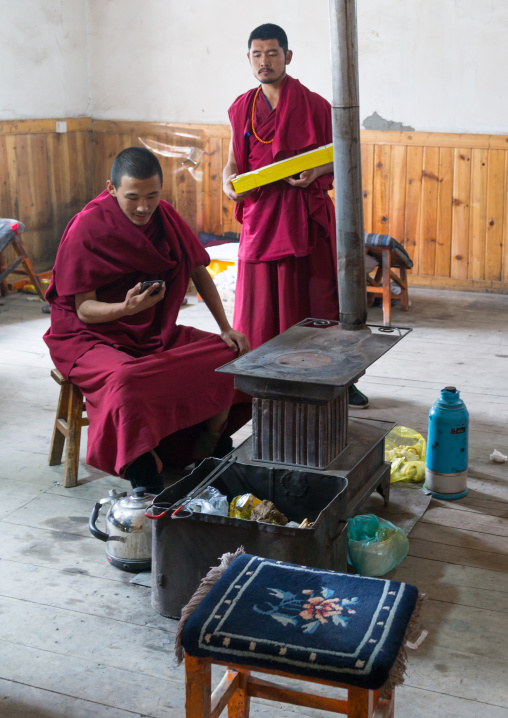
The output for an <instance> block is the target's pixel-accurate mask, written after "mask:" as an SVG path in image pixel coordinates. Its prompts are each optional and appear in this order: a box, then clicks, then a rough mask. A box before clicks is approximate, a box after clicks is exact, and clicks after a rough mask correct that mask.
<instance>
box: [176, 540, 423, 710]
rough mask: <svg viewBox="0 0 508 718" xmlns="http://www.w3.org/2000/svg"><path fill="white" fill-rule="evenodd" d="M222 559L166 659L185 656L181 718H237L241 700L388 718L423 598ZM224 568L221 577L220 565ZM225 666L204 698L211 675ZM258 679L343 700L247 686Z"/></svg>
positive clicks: (372, 581) (356, 581) (250, 559)
mask: <svg viewBox="0 0 508 718" xmlns="http://www.w3.org/2000/svg"><path fill="white" fill-rule="evenodd" d="M242 553H243V549H239V550H238V551H237V552H236V554H225V555H224V556H223V557H222V563H221V566H220V567H218V568H214V569H212V570H211V571H210V572H209V573H208V575H207V577H206V578H205V579H203V581H202V583H201V586H200V587H199V588H198V590H197V591H196V593H195V594H194V596H193V597H192V598H191V600H190V602H189V604H187V606H186V607H185V608H184V609H183V610H182V618H181V620H180V623H179V626H178V630H177V640H176V646H175V652H176V655H177V658H178V659H179V661H181V660H182V659H183V655H184V650H185V672H186V714H185V715H186V718H198V717H199V718H216V717H217V716H220V714H221V713H222V711H223V710H224V708H225V707H226V706H227V707H228V715H229V717H230V718H231V717H233V716H234V717H236V718H247V717H248V715H249V703H250V698H251V697H258V698H265V699H268V700H275V701H281V702H285V703H291V704H294V705H300V706H307V707H312V708H318V709H321V710H327V711H331V712H333V713H336V714H345V715H347V716H349V718H381V717H385V718H390V717H391V716H394V689H395V686H396V685H400V684H401V683H402V682H403V679H404V672H405V661H406V654H405V644H406V641H407V640H408V639H409V638H410V634H413V633H414V632H415V631H417V630H418V626H417V623H418V613H419V609H420V605H421V602H422V600H423V597H422V596H421V595H419V593H418V589H417V588H415V587H414V586H410V585H408V584H404V583H398V582H396V581H389V580H384V579H378V578H367V577H363V576H357V575H350V574H344V573H336V572H333V571H324V570H321V569H314V568H306V567H305V566H298V565H296V564H290V563H284V562H282V561H274V560H270V559H264V558H260V557H258V556H251V555H249V554H243V555H242ZM228 563H229V564H230V565H229V566H228V567H227V564H228ZM217 664H219V665H224V666H227V670H226V673H225V674H224V677H223V679H222V681H221V682H220V683H219V685H218V686H217V688H216V689H215V690H214V691H213V693H212V688H211V668H212V665H217ZM252 671H256V672H260V673H268V674H272V675H274V674H275V675H277V676H284V677H286V678H292V679H295V678H296V679H300V680H303V681H307V682H311V683H319V684H324V685H327V686H334V687H338V688H341V689H346V690H347V698H337V697H327V696H324V695H321V694H319V695H318V694H316V693H308V692H302V691H299V690H294V689H293V688H287V687H285V686H283V685H281V684H278V683H273V682H269V681H266V680H262V679H260V678H256V677H253V676H251V672H252Z"/></svg>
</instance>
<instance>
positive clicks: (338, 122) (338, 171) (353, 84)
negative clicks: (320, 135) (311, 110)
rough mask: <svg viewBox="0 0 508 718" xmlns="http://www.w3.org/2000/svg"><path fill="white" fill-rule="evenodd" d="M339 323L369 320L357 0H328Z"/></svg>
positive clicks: (357, 325) (348, 325) (358, 326)
mask: <svg viewBox="0 0 508 718" xmlns="http://www.w3.org/2000/svg"><path fill="white" fill-rule="evenodd" d="M329 8H330V40H331V51H332V82H333V100H332V122H333V154H334V172H335V211H336V217H337V220H336V221H337V272H338V279H339V305H340V315H339V318H340V322H341V325H342V326H343V327H344V329H361V328H362V327H363V326H364V325H365V322H366V320H367V295H366V289H365V246H364V230H363V202H362V176H361V151H360V115H359V92H358V41H357V31H356V2H355V0H329Z"/></svg>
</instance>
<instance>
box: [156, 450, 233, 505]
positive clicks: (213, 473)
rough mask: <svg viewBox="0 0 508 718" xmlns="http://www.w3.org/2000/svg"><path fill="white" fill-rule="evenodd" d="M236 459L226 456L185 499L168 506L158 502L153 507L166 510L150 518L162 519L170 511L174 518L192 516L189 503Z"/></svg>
mask: <svg viewBox="0 0 508 718" xmlns="http://www.w3.org/2000/svg"><path fill="white" fill-rule="evenodd" d="M236 460H237V457H236V456H229V457H228V456H226V457H225V458H224V459H222V461H221V462H220V464H217V466H216V467H215V469H212V471H211V472H210V473H209V474H207V475H206V476H205V478H204V479H203V480H202V481H200V482H199V484H198V485H197V486H196V488H195V489H192V491H190V492H189V493H188V494H187V496H186V497H185V498H184V499H183V501H182V499H178V501H175V503H174V504H171V506H168V507H167V508H166V507H165V506H164V505H163V504H157V506H154V507H153V508H164V511H162V512H161V513H160V514H157V516H153V515H148V518H152V519H160V518H162V517H163V516H165V515H166V514H167V513H168V512H169V511H171V512H172V513H171V518H172V519H186V518H188V517H189V516H192V514H193V511H191V510H190V509H186V508H185V507H186V506H187V504H189V503H190V502H191V501H192V500H193V499H196V498H197V497H198V496H199V495H200V494H201V493H202V492H203V491H204V490H205V489H206V487H207V486H210V484H211V483H212V482H213V481H215V479H217V478H218V477H219V476H220V475H221V474H223V473H224V471H226V470H227V469H229V467H230V466H232V465H233V464H234V463H235V461H236ZM182 512H183V513H182ZM145 516H146V514H145Z"/></svg>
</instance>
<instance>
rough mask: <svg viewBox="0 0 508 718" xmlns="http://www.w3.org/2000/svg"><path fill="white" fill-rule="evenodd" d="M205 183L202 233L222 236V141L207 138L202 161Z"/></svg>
mask: <svg viewBox="0 0 508 718" xmlns="http://www.w3.org/2000/svg"><path fill="white" fill-rule="evenodd" d="M204 171H205V181H204V183H203V190H204V198H203V200H204V206H203V223H204V231H205V232H210V234H222V197H221V195H222V183H221V182H220V178H221V177H222V140H221V138H218V137H209V138H208V139H207V142H206V152H205V161H204Z"/></svg>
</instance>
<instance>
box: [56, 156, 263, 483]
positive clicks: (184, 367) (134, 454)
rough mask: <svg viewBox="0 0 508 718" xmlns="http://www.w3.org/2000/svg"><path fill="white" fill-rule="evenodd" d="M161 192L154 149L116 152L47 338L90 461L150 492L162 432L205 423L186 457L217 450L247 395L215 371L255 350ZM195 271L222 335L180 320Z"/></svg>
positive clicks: (64, 277)
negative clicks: (77, 403)
mask: <svg viewBox="0 0 508 718" xmlns="http://www.w3.org/2000/svg"><path fill="white" fill-rule="evenodd" d="M161 190H162V169H161V166H160V164H159V161H158V159H157V158H156V157H155V155H153V154H152V153H151V152H149V151H148V150H146V149H144V148H141V147H129V148H128V149H125V150H123V152H120V154H119V155H118V156H117V157H116V159H115V161H114V162H113V167H112V170H111V179H110V180H108V182H107V189H106V190H104V191H103V192H102V193H101V194H100V195H99V196H98V197H96V198H95V199H94V200H92V201H91V202H90V203H89V204H87V205H86V207H85V208H84V209H83V210H82V211H81V212H79V213H78V214H77V215H76V216H75V217H74V218H73V219H72V220H71V221H70V222H69V225H68V226H67V228H66V230H65V232H64V235H63V237H62V241H61V243H60V247H59V249H58V253H57V257H56V262H55V267H54V270H53V278H52V281H51V284H50V286H49V289H48V292H47V295H46V297H47V300H48V302H49V303H50V304H51V327H50V329H49V330H48V331H47V332H46V334H45V336H44V339H45V341H46V343H47V345H48V347H49V351H50V354H51V357H52V359H53V361H54V363H55V366H56V367H57V369H58V370H59V371H60V372H61V373H62V374H63V375H64V377H66V378H67V379H69V381H71V382H73V383H74V384H76V385H77V386H78V387H79V388H80V389H81V391H82V392H83V394H84V396H85V398H86V408H87V414H88V418H89V421H90V427H89V430H88V447H87V463H88V464H90V465H91V466H95V467H96V468H98V469H101V470H102V471H105V472H107V473H110V474H116V475H118V476H121V477H124V478H126V479H128V480H130V481H131V483H132V485H133V487H136V486H144V487H145V488H146V489H147V490H148V491H150V492H153V493H158V492H159V491H161V490H162V489H163V487H164V484H163V480H162V476H161V474H160V471H161V468H162V465H161V462H160V459H159V457H158V455H157V453H156V452H155V449H157V447H158V446H159V445H160V444H161V442H162V443H163V439H165V437H168V436H169V435H173V434H174V433H175V432H179V434H178V436H179V440H178V442H177V443H178V444H181V443H182V441H181V437H182V433H181V432H182V430H187V429H188V428H189V427H199V428H197V429H195V431H194V433H192V432H191V434H190V435H191V436H193V440H192V446H191V449H192V452H190V454H189V458H190V460H194V459H196V458H202V457H203V456H207V455H210V454H211V453H212V452H213V451H214V448H215V445H216V443H217V441H218V439H219V437H220V436H221V434H222V432H223V431H224V429H225V424H226V420H227V417H228V412H229V409H230V407H231V406H232V404H235V403H239V402H240V403H241V402H250V397H246V396H245V395H243V394H241V393H240V392H237V391H235V389H234V385H233V377H231V376H229V375H225V374H217V373H215V369H216V368H217V367H219V366H221V365H223V364H226V363H227V362H229V361H231V360H232V359H234V358H236V357H237V356H240V355H242V354H244V353H245V352H247V351H248V350H249V345H248V342H247V339H246V337H245V336H244V335H243V334H241V333H240V332H237V331H235V330H234V329H232V328H231V326H230V324H229V322H228V321H227V319H226V316H225V314H224V309H223V305H222V301H221V299H220V297H219V295H218V293H217V290H216V288H215V285H214V283H213V281H212V279H211V277H210V275H209V273H208V271H207V270H206V268H205V265H207V264H208V262H209V261H210V259H209V257H208V254H207V253H206V251H205V250H204V249H203V247H202V246H201V244H200V242H199V240H198V239H197V237H196V236H195V235H194V233H193V232H192V231H191V229H190V227H189V226H188V225H187V224H186V223H185V222H184V220H183V219H182V218H181V217H180V216H179V215H178V213H177V212H176V210H175V209H174V208H173V207H172V206H171V205H170V204H169V202H166V201H165V200H163V199H161V196H160V195H161ZM190 278H192V280H193V282H194V284H195V286H196V288H197V290H198V292H199V294H200V295H201V296H202V297H203V299H204V301H205V303H206V305H207V307H208V308H209V310H210V312H211V313H212V315H213V317H214V318H215V320H216V321H217V324H218V325H219V328H220V332H221V333H220V336H219V335H217V334H211V333H208V332H203V331H200V330H198V329H195V328H193V327H186V326H182V325H178V324H176V320H177V316H178V312H179V309H180V306H181V304H182V302H183V299H184V297H185V294H186V292H187V287H188V284H189V279H190ZM150 280H151V281H154V280H158V283H157V284H152V285H150V286H148V287H147V288H146V289H144V288H143V286H142V284H143V282H145V281H150ZM244 408H245V407H244ZM244 413H245V412H244ZM246 418H247V417H245V419H244V421H245V420H246ZM187 463H190V461H188V462H187Z"/></svg>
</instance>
